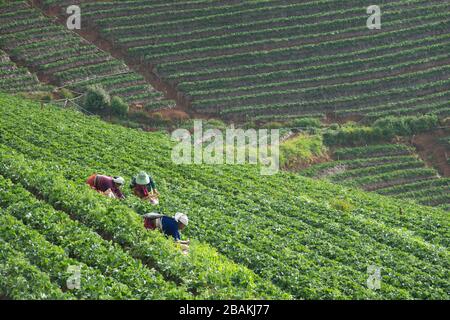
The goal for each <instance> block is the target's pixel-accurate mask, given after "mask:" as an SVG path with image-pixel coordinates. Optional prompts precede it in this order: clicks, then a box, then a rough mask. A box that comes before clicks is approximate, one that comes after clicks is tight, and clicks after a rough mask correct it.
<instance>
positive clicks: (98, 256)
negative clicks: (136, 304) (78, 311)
mask: <svg viewBox="0 0 450 320" xmlns="http://www.w3.org/2000/svg"><path fill="white" fill-rule="evenodd" d="M0 194H1V200H0V205H1V206H3V207H4V208H5V212H6V213H8V214H11V215H12V216H14V217H15V218H17V219H19V220H21V221H22V222H23V223H24V224H26V225H27V226H30V227H31V228H33V229H35V230H37V231H38V232H40V234H41V235H43V236H44V237H45V238H46V239H47V240H48V241H49V242H51V243H53V244H55V245H57V246H59V247H61V248H63V249H64V250H65V251H66V252H67V253H68V254H69V255H70V256H71V257H73V258H76V259H77V260H78V261H80V262H83V263H85V264H86V265H89V266H90V267H94V268H96V269H98V270H100V271H101V272H102V274H103V275H105V276H109V277H112V278H114V279H116V280H117V281H119V282H121V283H124V284H126V285H127V286H128V287H129V288H130V290H131V291H132V293H133V296H134V297H135V298H137V299H167V298H169V299H170V298H175V299H182V298H188V297H189V296H188V295H187V294H186V292H183V288H182V287H180V288H176V287H175V285H174V284H171V283H170V282H165V281H164V279H162V277H161V276H160V275H159V274H157V273H155V272H154V271H151V270H149V269H147V268H145V267H144V266H143V265H142V264H141V263H140V262H138V261H135V260H134V259H133V258H131V257H130V256H129V255H128V254H126V253H125V252H124V251H123V250H122V249H121V248H119V247H118V246H114V245H111V244H110V243H109V242H108V241H106V240H103V239H102V238H101V237H100V236H99V235H98V234H96V233H94V232H93V231H92V230H91V229H89V228H87V227H85V226H83V225H82V224H80V223H78V222H77V221H74V220H71V219H70V218H69V216H68V215H66V214H65V213H62V212H59V211H56V210H54V209H53V208H52V207H51V206H50V205H47V204H44V203H42V202H39V201H37V200H36V199H35V198H34V197H33V196H32V195H31V194H30V193H28V192H27V191H25V190H24V189H23V188H22V187H20V186H19V185H15V184H12V183H11V182H10V181H8V180H6V179H4V178H3V177H1V176H0Z"/></svg>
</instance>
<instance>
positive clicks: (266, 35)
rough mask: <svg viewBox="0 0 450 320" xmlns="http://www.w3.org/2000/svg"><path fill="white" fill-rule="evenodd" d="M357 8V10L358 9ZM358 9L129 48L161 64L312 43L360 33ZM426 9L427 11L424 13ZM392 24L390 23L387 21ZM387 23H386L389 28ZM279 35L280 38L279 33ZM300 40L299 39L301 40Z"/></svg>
mask: <svg viewBox="0 0 450 320" xmlns="http://www.w3.org/2000/svg"><path fill="white" fill-rule="evenodd" d="M440 8H442V5H437V6H431V7H426V8H423V7H421V8H413V9H403V10H401V11H389V10H386V9H385V10H386V11H387V12H386V13H385V15H387V16H388V18H387V19H389V21H397V20H405V21H406V20H408V19H410V18H414V17H416V16H417V14H418V13H419V12H420V14H422V17H426V16H427V14H435V13H436V12H438V10H439V9H440ZM358 10H360V9H358ZM358 10H357V9H353V10H352V11H353V13H350V12H348V13H347V12H345V13H344V12H343V13H342V16H343V17H344V18H343V19H336V18H335V17H334V19H332V20H331V21H330V20H328V19H326V18H322V17H320V16H319V17H318V16H317V15H315V16H311V17H309V16H304V20H305V21H313V22H314V21H320V22H319V23H315V24H312V25H311V24H308V23H306V24H305V22H300V23H299V25H295V26H292V27H291V26H289V27H282V28H274V27H271V28H269V29H268V30H257V31H253V32H244V33H243V34H239V33H234V34H232V35H227V36H220V37H210V38H204V39H201V40H190V41H186V42H172V43H169V44H164V43H163V44H155V45H146V46H137V47H133V48H130V49H129V52H130V54H133V55H143V54H145V55H146V56H147V57H151V59H152V62H154V63H160V62H164V61H166V60H168V59H167V58H166V57H167V56H172V58H171V59H170V61H175V60H177V58H176V57H177V56H178V55H181V54H183V55H184V54H189V56H190V58H191V59H192V58H195V56H196V55H197V54H198V53H201V52H208V53H209V54H207V55H208V56H213V55H216V54H213V51H214V50H216V49H220V50H224V52H223V53H222V54H223V55H224V54H226V50H227V49H231V48H245V47H250V50H254V51H256V50H257V49H258V47H259V46H260V45H269V44H271V43H273V44H275V45H280V44H281V43H282V42H285V41H288V42H290V43H292V44H295V43H297V42H300V43H314V42H317V39H321V38H326V37H327V36H330V35H333V34H335V33H333V32H334V31H335V30H337V29H339V30H341V34H343V35H345V34H347V33H348V34H355V33H357V32H361V31H362V30H363V28H364V27H365V25H364V20H365V17H364V16H361V15H357V16H356V17H353V16H352V15H354V14H355V13H357V12H358ZM427 10H429V12H427ZM390 23H391V22H390ZM389 26H390V24H388V27H389ZM280 35H282V37H281V36H280ZM301 40H302V41H301Z"/></svg>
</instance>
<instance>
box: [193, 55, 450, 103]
mask: <svg viewBox="0 0 450 320" xmlns="http://www.w3.org/2000/svg"><path fill="white" fill-rule="evenodd" d="M449 49H450V46H448V48H447V49H444V51H447V52H448V50H449ZM449 57H450V54H448V53H445V54H443V55H436V56H434V57H431V58H425V59H420V60H416V61H412V62H405V63H400V64H393V65H389V66H387V67H386V66H385V67H380V68H373V69H367V70H363V71H353V72H348V73H346V72H341V73H333V70H329V72H331V73H332V75H331V76H330V75H327V76H317V77H314V78H309V79H308V78H301V77H294V78H293V80H289V81H279V80H281V79H277V80H276V81H272V82H270V83H267V84H258V85H251V84H249V85H244V86H242V87H225V88H223V87H221V86H216V87H215V88H216V89H214V88H209V89H207V90H192V91H190V92H189V97H191V98H193V99H197V100H200V101H202V100H206V99H210V98H211V97H214V98H216V99H217V98H221V97H225V96H228V95H231V96H241V95H247V94H249V93H258V92H267V91H272V92H273V90H286V89H292V88H305V87H313V86H317V85H325V84H327V82H329V83H331V84H333V83H336V82H338V81H339V83H343V82H357V81H358V79H359V78H361V77H362V79H367V78H369V79H376V78H380V77H381V78H383V77H386V76H387V75H389V74H390V73H393V74H401V73H403V72H405V71H407V70H409V69H411V68H417V67H421V66H423V65H424V64H433V63H435V64H442V63H444V62H445V61H447V59H448V58H449ZM385 63H386V64H388V61H386V62H385ZM274 80H275V78H274ZM235 83H238V84H239V83H240V82H239V80H238V79H236V81H235ZM217 88H221V89H217Z"/></svg>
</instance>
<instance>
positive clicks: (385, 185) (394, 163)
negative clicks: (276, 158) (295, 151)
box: [301, 144, 450, 208]
mask: <svg viewBox="0 0 450 320" xmlns="http://www.w3.org/2000/svg"><path fill="white" fill-rule="evenodd" d="M333 158H334V161H330V162H326V163H322V164H318V165H314V166H311V167H310V168H308V169H306V170H304V171H302V172H301V174H303V175H306V176H310V177H316V178H326V179H328V180H330V181H332V182H335V183H340V184H344V185H347V186H355V187H358V186H359V187H361V188H363V189H364V190H367V191H376V192H377V193H380V194H384V195H390V196H394V197H399V198H408V199H412V200H415V201H417V202H418V203H421V204H424V205H431V206H440V207H442V208H448V207H449V205H450V179H449V178H446V177H440V175H439V173H438V172H437V170H436V169H434V168H430V167H427V166H426V165H425V163H424V162H423V161H422V159H420V158H419V157H418V156H417V154H416V153H415V149H414V148H412V147H409V146H406V145H404V144H374V145H368V146H363V147H353V148H337V149H336V150H334V152H333Z"/></svg>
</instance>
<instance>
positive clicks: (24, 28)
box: [0, 5, 166, 107]
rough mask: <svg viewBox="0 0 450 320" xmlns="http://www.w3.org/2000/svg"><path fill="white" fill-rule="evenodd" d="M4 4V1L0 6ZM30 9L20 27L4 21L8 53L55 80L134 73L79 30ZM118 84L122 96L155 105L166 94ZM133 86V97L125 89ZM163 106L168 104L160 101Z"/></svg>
mask: <svg viewBox="0 0 450 320" xmlns="http://www.w3.org/2000/svg"><path fill="white" fill-rule="evenodd" d="M25 6H26V5H25ZM2 7H3V5H1V6H0V8H2ZM19 7H22V6H19ZM27 12H28V13H29V14H30V15H33V16H32V17H31V18H30V17H28V16H27V18H25V19H17V20H20V21H19V22H18V24H17V26H20V30H19V29H18V28H17V26H16V24H14V23H13V22H11V23H2V26H1V28H2V29H1V30H2V31H3V32H1V31H0V44H2V45H4V46H5V47H6V48H7V51H8V53H9V54H11V55H12V56H14V57H15V58H17V59H20V60H21V61H23V63H24V64H25V65H26V66H32V67H34V68H36V69H37V70H38V71H39V72H41V73H43V74H45V75H46V76H48V77H49V79H50V81H51V82H52V83H53V84H56V85H72V86H75V85H74V84H76V83H77V82H78V81H88V82H89V83H91V84H92V83H93V84H99V83H107V82H108V81H111V82H112V81H114V80H115V77H116V75H117V74H121V73H124V72H126V73H129V74H134V72H131V71H130V70H129V68H128V67H127V66H126V65H125V64H124V63H123V62H121V61H120V60H116V59H114V58H112V57H111V56H110V55H109V54H108V53H105V52H102V51H99V50H98V49H97V48H96V47H95V46H94V45H92V44H89V43H88V42H87V41H86V40H84V39H83V38H81V37H79V36H77V35H76V33H74V32H68V31H67V29H66V28H65V27H63V26H60V25H56V24H55V22H54V21H51V20H50V19H48V18H46V17H44V16H43V15H42V14H41V13H40V12H39V10H37V9H34V8H32V7H30V6H27ZM20 14H21V12H20V11H17V12H14V11H12V12H11V13H10V14H8V18H9V17H10V16H14V15H16V16H17V17H19V16H20ZM5 19H6V18H5ZM1 21H2V17H1V15H0V22H1ZM5 22H6V21H5ZM135 77H139V78H141V80H142V81H143V82H144V81H145V80H144V79H143V78H142V77H141V76H139V75H138V74H135ZM12 85H14V86H17V87H20V86H19V85H18V83H14V84H11V85H10V86H12ZM116 85H117V86H121V87H122V88H123V90H122V91H120V88H116V89H118V90H116V91H117V92H119V93H120V92H123V98H124V99H125V100H126V101H129V102H135V101H139V102H142V103H145V104H151V103H152V102H153V101H155V105H156V104H157V102H158V99H157V98H161V97H162V96H163V95H162V94H159V95H155V96H152V95H150V94H148V92H147V91H150V87H149V86H148V87H142V88H141V89H142V90H140V91H137V90H136V89H137V87H135V88H133V89H128V87H129V86H130V85H131V84H130V83H129V82H126V81H125V82H123V83H121V84H118V83H116ZM77 88H80V89H81V90H80V91H84V90H86V87H82V86H77ZM131 90H134V91H135V95H136V97H135V98H133V99H131V100H130V98H129V97H128V96H129V95H128V96H127V94H126V93H127V92H130V91H131ZM160 107H166V106H165V105H162V106H161V105H160Z"/></svg>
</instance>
